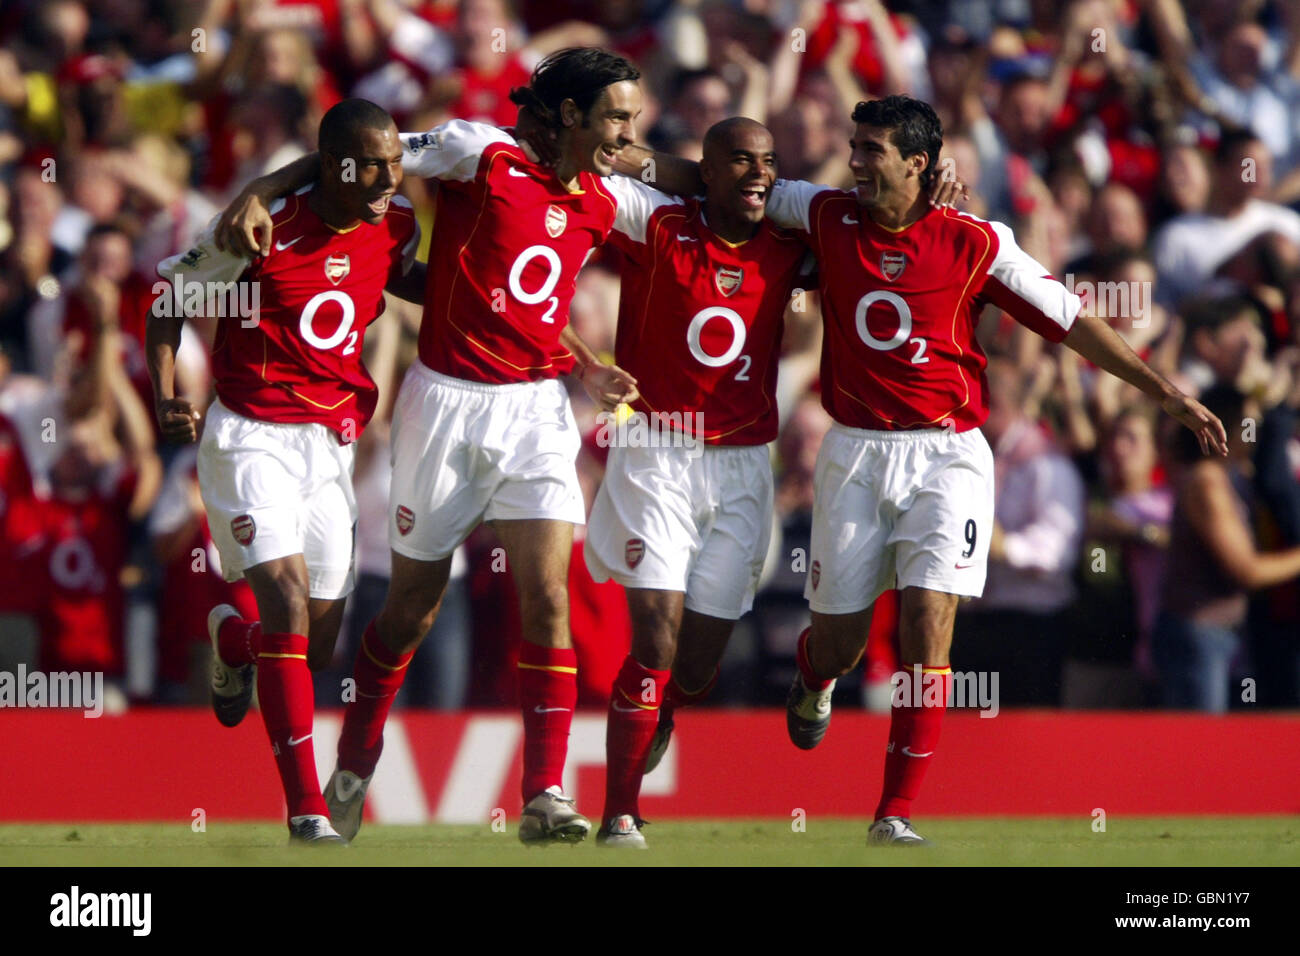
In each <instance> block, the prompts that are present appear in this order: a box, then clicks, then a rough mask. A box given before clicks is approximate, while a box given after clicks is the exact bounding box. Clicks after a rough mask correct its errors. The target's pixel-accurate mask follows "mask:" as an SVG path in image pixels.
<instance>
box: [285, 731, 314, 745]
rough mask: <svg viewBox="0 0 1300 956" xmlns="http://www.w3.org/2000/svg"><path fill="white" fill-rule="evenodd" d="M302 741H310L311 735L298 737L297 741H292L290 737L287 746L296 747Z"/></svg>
mask: <svg viewBox="0 0 1300 956" xmlns="http://www.w3.org/2000/svg"><path fill="white" fill-rule="evenodd" d="M304 740H311V734H308V735H307V736H306V737H299V738H298V739H297V740H294V739H293V738H292V737H290V738H289V746H290V747H296V746H298V745H299V744H300V743H302V742H303V741H304Z"/></svg>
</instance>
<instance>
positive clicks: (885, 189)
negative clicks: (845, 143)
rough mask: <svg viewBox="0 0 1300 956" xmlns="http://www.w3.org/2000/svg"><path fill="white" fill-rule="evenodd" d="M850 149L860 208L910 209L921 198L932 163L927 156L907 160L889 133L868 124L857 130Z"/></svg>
mask: <svg viewBox="0 0 1300 956" xmlns="http://www.w3.org/2000/svg"><path fill="white" fill-rule="evenodd" d="M849 146H850V148H851V149H852V150H853V153H852V155H850V156H849V169H851V170H852V171H853V178H854V180H856V181H857V197H858V205H859V206H863V207H866V208H880V207H891V208H892V207H900V206H901V207H906V206H908V205H910V204H911V203H912V202H913V201H915V199H916V197H917V196H919V195H920V193H921V178H920V177H921V174H922V173H923V172H924V171H925V168H926V165H927V163H928V157H927V156H926V154H925V153H916V154H914V155H912V156H908V157H906V158H904V157H903V155H902V154H901V153H899V151H898V147H897V146H895V145H894V141H893V138H892V137H891V136H890V131H889V130H888V129H885V128H883V127H880V126H867V125H866V124H864V123H859V124H857V126H856V127H855V128H854V132H853V138H852V139H851V140H849Z"/></svg>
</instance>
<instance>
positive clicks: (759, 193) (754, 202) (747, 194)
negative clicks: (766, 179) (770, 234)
mask: <svg viewBox="0 0 1300 956" xmlns="http://www.w3.org/2000/svg"><path fill="white" fill-rule="evenodd" d="M767 192H768V189H767V187H766V186H764V185H762V184H761V183H760V184H757V185H752V186H742V187H741V189H740V195H741V198H742V199H743V200H744V203H745V205H746V206H748V207H749V208H750V209H762V208H763V207H764V205H766V203H767Z"/></svg>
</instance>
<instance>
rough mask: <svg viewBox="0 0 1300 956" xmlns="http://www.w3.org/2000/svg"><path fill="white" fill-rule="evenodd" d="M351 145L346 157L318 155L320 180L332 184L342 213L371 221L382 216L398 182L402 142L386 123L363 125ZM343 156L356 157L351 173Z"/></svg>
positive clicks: (380, 219) (371, 222) (375, 220)
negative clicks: (381, 124)
mask: <svg viewBox="0 0 1300 956" xmlns="http://www.w3.org/2000/svg"><path fill="white" fill-rule="evenodd" d="M355 145H356V151H355V152H354V153H352V154H351V155H349V156H347V157H342V156H331V155H330V154H328V153H325V154H323V155H322V157H321V159H322V163H323V164H324V165H323V167H322V181H323V182H327V183H331V184H334V188H333V189H332V190H331V192H332V193H333V197H334V199H335V201H336V202H337V203H338V207H339V212H340V213H341V214H342V215H344V216H346V217H347V218H348V219H350V220H356V219H360V220H361V221H363V222H368V223H370V224H371V225H374V224H376V223H378V222H380V221H382V220H383V218H384V214H385V213H387V212H388V205H389V202H390V201H391V200H392V197H393V195H394V194H395V193H396V192H397V187H398V186H400V185H401V184H402V143H401V140H399V139H398V138H397V127H396V126H394V125H393V124H391V123H390V124H389V125H388V126H387V127H386V128H384V129H377V128H375V127H373V126H363V127H362V128H361V129H360V130H359V131H358V134H357V137H356V140H355ZM346 159H353V160H355V161H356V169H355V175H353V174H351V173H349V171H348V170H349V166H348V165H345V160H346Z"/></svg>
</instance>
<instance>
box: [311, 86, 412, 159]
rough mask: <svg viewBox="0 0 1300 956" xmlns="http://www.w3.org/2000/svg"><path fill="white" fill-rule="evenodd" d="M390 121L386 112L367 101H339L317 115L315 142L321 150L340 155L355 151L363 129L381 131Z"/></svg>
mask: <svg viewBox="0 0 1300 956" xmlns="http://www.w3.org/2000/svg"><path fill="white" fill-rule="evenodd" d="M392 124H393V118H392V117H391V116H390V115H389V114H388V111H387V110H386V109H384V108H383V107H382V106H378V105H376V104H375V103H372V102H370V101H369V100H363V99H357V98H353V99H348V100H340V101H339V102H338V103H335V104H334V105H333V106H331V107H330V108H329V110H328V111H327V112H326V113H325V115H324V116H322V117H321V121H320V132H319V133H318V134H317V137H316V143H317V146H318V148H319V149H320V151H321V152H322V153H329V154H330V155H331V156H334V157H342V156H345V155H347V154H348V153H351V152H353V151H355V150H356V148H357V139H358V137H359V134H360V132H361V131H362V130H363V129H378V130H385V129H388V127H389V126H391V125H392Z"/></svg>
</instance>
